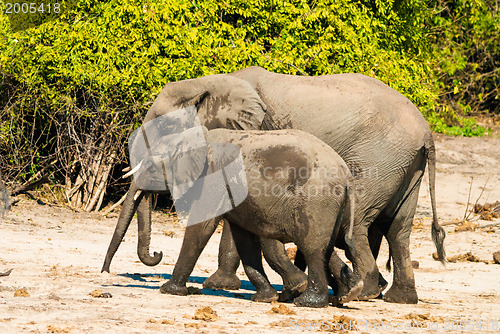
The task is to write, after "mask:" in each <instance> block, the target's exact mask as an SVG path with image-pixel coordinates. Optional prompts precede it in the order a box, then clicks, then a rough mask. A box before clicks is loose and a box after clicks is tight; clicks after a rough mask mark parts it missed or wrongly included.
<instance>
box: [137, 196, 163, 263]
mask: <svg viewBox="0 0 500 334" xmlns="http://www.w3.org/2000/svg"><path fill="white" fill-rule="evenodd" d="M151 210H152V196H151V194H150V193H147V194H145V195H144V198H143V199H142V201H141V202H140V204H139V206H138V208H137V226H138V227H139V242H138V244H137V255H139V259H140V260H141V262H142V263H144V264H145V265H147V266H156V265H157V264H158V263H160V261H161V259H162V257H163V253H162V252H160V253H157V252H154V254H153V256H151V255H149V245H150V242H151Z"/></svg>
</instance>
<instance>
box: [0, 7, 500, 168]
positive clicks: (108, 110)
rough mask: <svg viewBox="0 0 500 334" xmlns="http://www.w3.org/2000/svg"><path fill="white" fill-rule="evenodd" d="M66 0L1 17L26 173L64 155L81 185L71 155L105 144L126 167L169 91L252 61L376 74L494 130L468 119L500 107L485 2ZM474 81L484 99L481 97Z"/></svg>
mask: <svg viewBox="0 0 500 334" xmlns="http://www.w3.org/2000/svg"><path fill="white" fill-rule="evenodd" d="M62 2H63V3H66V4H68V5H66V6H65V7H64V8H65V9H64V11H62V12H61V13H60V14H59V15H58V16H57V17H54V16H51V17H49V16H47V17H45V18H44V17H40V15H39V16H37V18H35V17H33V18H32V19H30V18H29V17H28V19H26V20H25V19H24V18H23V19H22V20H20V19H19V17H18V18H13V17H12V16H11V18H10V20H9V18H8V17H7V16H6V15H4V14H0V75H1V79H2V80H1V82H0V95H1V100H0V112H1V114H0V129H1V130H2V132H1V133H0V155H1V157H0V164H3V165H5V164H14V165H17V166H27V165H29V168H28V167H19V169H18V170H16V172H13V173H14V175H17V176H19V175H28V176H29V175H31V174H33V173H35V172H36V171H37V168H36V166H42V165H43V164H44V163H45V164H46V162H47V161H49V160H50V161H52V160H53V159H58V160H59V161H60V163H61V165H62V166H63V167H61V169H62V170H64V173H62V174H64V175H65V176H66V177H71V175H73V174H71V173H74V172H72V171H73V170H74V163H73V161H72V160H71V159H72V158H71V157H73V159H75V157H76V156H77V152H78V150H83V149H86V148H87V147H88V146H89V145H94V146H95V147H100V145H101V146H102V145H103V143H104V145H105V146H106V147H107V146H109V145H111V146H113V147H118V151H119V154H118V158H117V159H118V161H123V159H125V152H126V151H125V146H124V142H125V138H126V136H127V135H128V133H129V132H130V131H131V130H132V129H133V127H134V124H137V123H138V122H140V120H141V118H142V117H143V115H144V114H145V112H146V110H147V109H148V106H149V104H150V103H151V101H152V100H154V98H155V96H156V94H158V93H159V91H160V90H161V88H162V87H163V86H164V85H165V84H166V83H167V82H170V81H177V80H183V79H189V78H195V77H199V76H203V75H209V74H215V73H228V72H232V71H235V70H238V69H241V68H243V67H247V66H251V65H259V66H262V67H265V68H267V69H269V70H271V71H275V72H280V73H289V74H297V75H321V74H333V73H342V72H358V73H363V74H366V75H369V76H372V77H375V78H378V79H380V80H382V81H383V82H385V83H387V84H389V85H390V86H391V87H393V88H394V89H396V90H398V91H400V92H401V93H403V94H404V95H405V96H407V97H408V98H409V99H410V100H411V101H412V102H413V103H415V104H416V105H417V106H418V107H419V108H421V110H422V111H423V113H424V115H425V116H426V117H427V119H428V120H429V123H430V125H431V127H433V129H434V131H438V132H444V133H448V134H455V135H480V134H482V133H483V132H484V129H482V128H480V127H477V126H476V125H475V122H474V121H473V120H466V119H463V118H462V116H460V115H461V113H462V114H463V113H466V111H470V110H472V111H474V110H476V109H477V108H479V107H477V108H476V105H475V104H473V103H472V102H471V101H473V100H474V101H475V98H476V97H478V98H479V99H480V100H481V99H482V101H484V102H482V103H483V104H482V105H481V106H483V105H484V106H488V108H489V109H490V110H497V109H495V108H498V76H492V75H490V74H487V73H488V72H491V71H493V73H495V72H494V71H495V70H496V69H498V63H497V62H498V59H499V58H500V57H498V55H497V53H498V38H496V39H495V38H494V37H495V36H496V32H498V16H496V15H493V16H492V15H490V16H488V15H486V14H487V13H486V12H487V9H488V6H487V5H485V4H486V3H487V0H474V1H472V2H463V3H464V4H465V6H463V4H462V1H459V0H454V1H439V0H435V1H432V2H431V3H430V6H429V4H428V1H424V0H408V1H401V0H389V1H382V0H317V1H306V0H290V1H263V0H227V1H224V2H222V1H215V0H198V1H196V0H190V1H188V0H161V1H156V2H150V1H144V0H137V1H129V0H125V1H118V0H110V1H105V2H103V1H97V0H79V1H76V0H75V1H62ZM444 8H448V9H446V10H444ZM0 9H1V12H2V13H4V12H5V3H2V2H0ZM26 15H28V14H26ZM16 20H17V21H16ZM21 21H22V22H24V21H26V22H29V25H27V26H23V27H21V28H24V29H20V28H19V27H20V26H19V24H16V22H21ZM457 22H458V24H457ZM13 23H14V25H12V24H13ZM464 29H465V30H464ZM463 31H465V32H463ZM482 36H487V38H486V40H482V39H481V38H482ZM470 49H474V51H471V50H470ZM485 54H487V55H488V57H489V58H488V60H487V61H486V60H484V59H483V58H481V57H482V56H483V55H485ZM495 66H496V67H495ZM476 72H477V73H478V74H479V76H480V77H478V78H477V80H476V79H474V80H475V81H474V82H475V83H477V84H478V85H479V84H480V85H481V87H482V88H481V89H482V90H481V91H480V92H479V90H478V91H477V92H478V93H477V94H475V95H474V94H472V95H471V94H470V92H471V88H470V86H468V85H469V84H470V82H472V81H467V79H466V78H467V75H468V74H470V73H476ZM496 74H498V73H496ZM474 87H475V86H474ZM450 91H451V92H450ZM443 92H445V94H443ZM492 92H493V93H492ZM495 92H496V93H495ZM450 97H453V98H456V100H453V101H456V103H455V105H453V106H450V107H448V108H442V107H441V106H442V105H443V104H445V103H444V102H446V99H449V98H450ZM491 101H493V102H491ZM459 102H460V103H461V104H459ZM495 103H496V104H495ZM457 106H458V108H457ZM491 106H493V107H491ZM457 109H458V111H459V112H458V113H457V112H456V110H457ZM7 133H8V135H7ZM65 149H66V150H69V151H70V152H73V155H71V154H69V155H61V153H60V152H63V151H64V150H65ZM88 152H90V153H89V154H92V153H91V152H92V150H89V151H88ZM61 160H64V161H62V162H61ZM23 163H24V164H23ZM26 163H28V164H26ZM79 163H83V162H79ZM31 166H35V167H31Z"/></svg>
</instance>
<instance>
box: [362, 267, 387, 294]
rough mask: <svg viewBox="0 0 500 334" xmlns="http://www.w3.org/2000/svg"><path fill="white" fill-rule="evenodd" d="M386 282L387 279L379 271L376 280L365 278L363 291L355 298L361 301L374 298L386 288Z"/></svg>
mask: <svg viewBox="0 0 500 334" xmlns="http://www.w3.org/2000/svg"><path fill="white" fill-rule="evenodd" d="M387 284H388V283H387V281H386V280H385V279H384V277H383V276H382V275H381V274H380V273H379V274H378V279H377V280H376V281H375V280H374V279H365V281H364V288H363V291H362V292H361V294H360V295H359V296H358V297H357V298H356V299H357V300H361V301H366V300H370V299H375V298H377V297H379V296H380V294H381V293H382V291H384V290H385V288H387Z"/></svg>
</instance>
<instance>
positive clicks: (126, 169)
mask: <svg viewBox="0 0 500 334" xmlns="http://www.w3.org/2000/svg"><path fill="white" fill-rule="evenodd" d="M130 169H131V168H130V166H128V167H125V168H123V169H122V172H124V173H126V172H128V171H130Z"/></svg>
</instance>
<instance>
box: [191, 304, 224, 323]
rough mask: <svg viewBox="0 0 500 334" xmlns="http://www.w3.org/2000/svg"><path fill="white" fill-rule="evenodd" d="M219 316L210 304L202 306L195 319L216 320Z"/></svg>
mask: <svg viewBox="0 0 500 334" xmlns="http://www.w3.org/2000/svg"><path fill="white" fill-rule="evenodd" d="M218 317H219V316H218V315H217V312H215V311H214V310H213V309H212V308H211V307H210V306H205V307H200V308H199V309H197V310H196V312H195V313H194V317H193V319H194V320H203V321H215V320H217V318H218Z"/></svg>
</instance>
